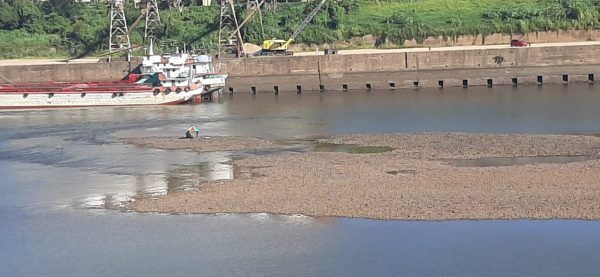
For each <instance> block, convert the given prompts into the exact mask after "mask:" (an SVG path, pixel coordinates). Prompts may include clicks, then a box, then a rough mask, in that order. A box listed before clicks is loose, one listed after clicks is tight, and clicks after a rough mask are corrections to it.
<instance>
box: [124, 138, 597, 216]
mask: <svg viewBox="0 0 600 277" xmlns="http://www.w3.org/2000/svg"><path fill="white" fill-rule="evenodd" d="M322 141H326V142H336V143H352V144H357V145H370V146H372V145H378V146H391V147H394V148H396V150H394V151H391V152H385V153H375V154H348V153H318V152H310V153H283V154H274V155H261V156H251V157H247V158H244V159H241V160H236V161H234V165H235V167H236V173H235V177H234V180H230V181H219V182H213V183H203V184H200V186H199V189H198V190H197V191H191V192H176V193H171V194H168V195H167V196H165V197H160V198H140V199H137V201H135V202H134V203H132V204H131V205H129V206H128V209H130V210H134V211H139V212H166V213H221V212H223V213H254V212H268V213H276V214H305V215H310V216H343V217H363V218H376V219H405V220H448V219H517V218H536V219H553V218H569V219H600V161H599V160H597V159H596V158H595V157H596V156H597V155H598V150H599V149H600V138H599V137H595V136H558V135H490V134H386V135H340V136H334V137H331V138H326V139H322ZM553 155H565V156H568V155H588V156H590V160H588V161H580V162H572V163H543V164H526V165H513V166H501V167H457V166H454V165H452V164H450V163H448V162H447V160H446V159H451V158H469V159H473V158H486V157H514V156H553Z"/></svg>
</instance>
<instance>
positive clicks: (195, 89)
mask: <svg viewBox="0 0 600 277" xmlns="http://www.w3.org/2000/svg"><path fill="white" fill-rule="evenodd" d="M140 70H141V73H139V74H134V73H132V74H129V75H128V76H127V78H125V80H122V81H118V82H75V83H66V82H51V83H19V84H3V85H0V109H26V108H54V107H87V106H134V105H173V104H180V103H184V102H187V101H190V100H192V99H194V98H195V97H199V96H201V95H203V94H209V93H214V92H215V91H220V90H222V89H223V87H224V86H225V80H226V78H227V75H226V74H217V73H213V68H212V60H211V57H210V56H207V55H192V54H188V53H177V54H166V55H152V54H151V55H148V56H145V57H144V58H143V59H142V64H141V65H140Z"/></svg>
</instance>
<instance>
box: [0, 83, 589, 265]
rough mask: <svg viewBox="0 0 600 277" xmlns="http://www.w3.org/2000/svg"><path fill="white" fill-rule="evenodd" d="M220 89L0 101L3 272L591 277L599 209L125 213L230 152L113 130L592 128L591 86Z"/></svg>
mask: <svg viewBox="0 0 600 277" xmlns="http://www.w3.org/2000/svg"><path fill="white" fill-rule="evenodd" d="M224 98H225V99H223V101H221V102H219V103H210V104H203V105H182V106H172V107H142V108H139V107H138V108H132V107H119V108H89V109H57V110H29V111H0V176H1V179H0V222H1V225H0V272H2V274H1V275H3V276H82V275H84V276H114V275H120V276H131V275H145V276H165V275H169V276H265V275H277V276H339V275H343V276H365V275H388V276H389V275H408V276H414V275H419V276H431V275H436V276H439V275H443V276H507V275H511V276H519V275H523V276H565V275H577V276H594V275H598V274H599V273H600V232H598V230H600V222H597V221H573V220H571V221H565V220H547V221H538V220H516V221H493V220H484V221H441V222H413V221H411V222H407V221H378V220H366V219H347V218H310V217H306V216H302V215H288V216H284V215H269V214H248V215H235V214H217V215H161V214H136V213H127V212H122V211H120V210H119V208H120V205H121V203H122V201H127V200H129V199H130V198H131V196H133V195H136V194H147V195H161V194H165V193H169V192H172V191H178V190H188V189H193V188H194V187H195V186H196V184H197V183H198V182H200V181H203V180H218V179H228V178H232V176H233V169H232V168H231V166H229V165H227V163H225V162H227V161H229V160H230V159H231V157H232V155H236V154H237V153H203V154H197V153H194V152H190V151H169V150H158V149H143V148H139V147H136V146H132V145H128V144H126V143H124V142H123V140H122V138H131V137H136V136H182V135H183V132H184V131H183V130H185V128H187V127H189V126H190V125H197V126H199V127H200V129H201V134H202V135H208V136H210V135H241V136H254V137H262V138H269V139H293V138H301V137H306V136H310V135H328V134H337V133H381V132H441V131H444V132H445V131H449V132H493V133H560V134H565V133H578V134H580V133H593V134H596V133H600V123H599V119H600V109H599V108H598V107H600V87H598V86H594V85H587V84H569V85H565V86H562V85H545V86H519V87H510V86H496V87H493V88H486V87H481V88H474V87H471V88H468V89H463V88H445V89H421V90H414V91H413V90H398V91H373V92H366V91H351V92H325V93H305V94H302V95H296V94H286V93H281V94H280V95H279V96H275V95H273V94H266V93H264V94H258V95H256V96H252V95H250V94H249V93H248V94H236V95H234V96H228V95H227V96H225V97H224Z"/></svg>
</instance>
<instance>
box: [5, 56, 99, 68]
mask: <svg viewBox="0 0 600 277" xmlns="http://www.w3.org/2000/svg"><path fill="white" fill-rule="evenodd" d="M98 61H99V59H98V58H83V59H73V60H69V61H68V63H97V62H98ZM65 63H67V60H66V59H43V58H40V59H10V60H0V66H8V65H42V64H65Z"/></svg>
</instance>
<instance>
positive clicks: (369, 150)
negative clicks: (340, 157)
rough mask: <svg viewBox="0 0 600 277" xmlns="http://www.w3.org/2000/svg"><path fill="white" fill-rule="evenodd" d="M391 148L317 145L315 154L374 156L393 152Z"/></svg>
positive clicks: (330, 144)
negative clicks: (332, 153)
mask: <svg viewBox="0 0 600 277" xmlns="http://www.w3.org/2000/svg"><path fill="white" fill-rule="evenodd" d="M393 150H394V148H392V147H389V146H359V145H355V144H335V143H317V144H316V145H315V146H314V148H313V151H314V152H340V153H350V154H374V153H384V152H389V151H393Z"/></svg>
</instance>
